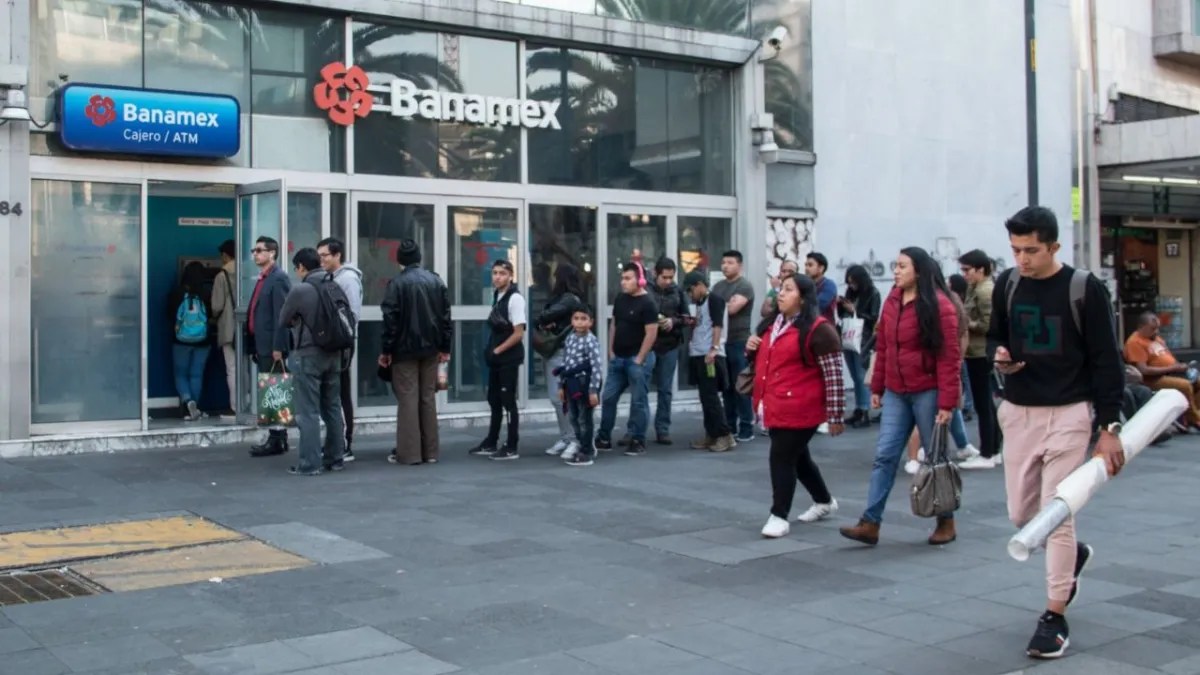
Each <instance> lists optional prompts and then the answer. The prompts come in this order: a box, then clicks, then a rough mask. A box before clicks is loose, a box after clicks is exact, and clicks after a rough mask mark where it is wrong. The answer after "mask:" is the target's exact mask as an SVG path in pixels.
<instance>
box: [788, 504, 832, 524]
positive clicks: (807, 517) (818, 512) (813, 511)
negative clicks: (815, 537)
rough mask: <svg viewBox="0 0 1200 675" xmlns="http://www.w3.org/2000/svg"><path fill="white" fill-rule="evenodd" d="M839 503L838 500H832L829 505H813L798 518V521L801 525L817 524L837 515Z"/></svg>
mask: <svg viewBox="0 0 1200 675" xmlns="http://www.w3.org/2000/svg"><path fill="white" fill-rule="evenodd" d="M837 510H838V503H837V500H836V499H831V500H830V501H829V503H828V504H813V505H812V506H810V507H808V510H807V511H805V512H804V513H801V514H800V515H798V516H796V520H797V521H799V522H801V523H815V522H817V521H818V520H823V519H825V518H828V517H829V516H832V515H833V514H835V513H837Z"/></svg>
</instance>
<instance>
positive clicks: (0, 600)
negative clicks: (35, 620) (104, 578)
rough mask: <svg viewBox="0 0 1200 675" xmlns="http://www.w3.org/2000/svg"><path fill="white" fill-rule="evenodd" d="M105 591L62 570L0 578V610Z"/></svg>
mask: <svg viewBox="0 0 1200 675" xmlns="http://www.w3.org/2000/svg"><path fill="white" fill-rule="evenodd" d="M105 592H106V590H105V589H104V588H103V587H101V586H99V585H97V584H95V583H92V582H91V581H88V580H87V579H86V578H84V577H82V576H80V575H79V574H76V573H75V572H72V571H71V570H70V569H67V568H65V567H64V568H61V569H53V570H41V571H37V572H17V573H14V574H4V575H0V607H4V606H7V605H26V604H29V603H31V602H43V601H45V600H62V599H64V598H78V597H82V596H87V595H98V594H100V593H105Z"/></svg>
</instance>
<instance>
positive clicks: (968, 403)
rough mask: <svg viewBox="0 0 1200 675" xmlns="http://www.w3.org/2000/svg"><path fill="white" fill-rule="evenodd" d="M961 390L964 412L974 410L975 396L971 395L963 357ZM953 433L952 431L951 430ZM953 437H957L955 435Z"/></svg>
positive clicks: (968, 376) (965, 362) (969, 381)
mask: <svg viewBox="0 0 1200 675" xmlns="http://www.w3.org/2000/svg"><path fill="white" fill-rule="evenodd" d="M962 392H963V407H962V409H963V410H965V411H966V412H974V411H975V397H974V396H972V395H971V376H970V375H969V374H967V361H966V359H963V364H962ZM951 433H953V432H951ZM955 438H958V437H957V436H955Z"/></svg>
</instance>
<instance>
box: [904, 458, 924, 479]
mask: <svg viewBox="0 0 1200 675" xmlns="http://www.w3.org/2000/svg"><path fill="white" fill-rule="evenodd" d="M920 468H921V463H920V462H918V461H917V460H915V459H910V460H908V461H907V462H905V463H904V473H906V474H908V475H910V476H915V475H917V470H918V469H920Z"/></svg>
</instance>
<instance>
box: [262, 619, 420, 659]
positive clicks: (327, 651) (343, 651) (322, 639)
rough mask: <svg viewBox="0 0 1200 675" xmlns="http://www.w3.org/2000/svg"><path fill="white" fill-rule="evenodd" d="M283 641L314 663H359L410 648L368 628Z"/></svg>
mask: <svg viewBox="0 0 1200 675" xmlns="http://www.w3.org/2000/svg"><path fill="white" fill-rule="evenodd" d="M282 642H283V644H285V645H287V646H289V647H291V648H292V649H295V650H296V651H298V652H300V653H301V654H304V655H305V656H308V657H309V658H310V659H312V660H313V662H314V663H320V664H330V663H341V662H344V661H360V660H362V659H366V658H370V657H374V656H384V655H386V654H394V653H397V652H403V651H408V650H409V649H412V648H413V647H412V645H410V644H408V643H405V642H401V641H400V640H397V639H396V638H394V637H392V636H390V635H388V634H387V633H383V632H381V631H379V630H376V629H375V628H371V627H369V626H368V627H363V628H353V629H350V630H343V631H337V632H333V633H323V634H321V635H310V636H308V637H301V638H292V639H290V640H282Z"/></svg>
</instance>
